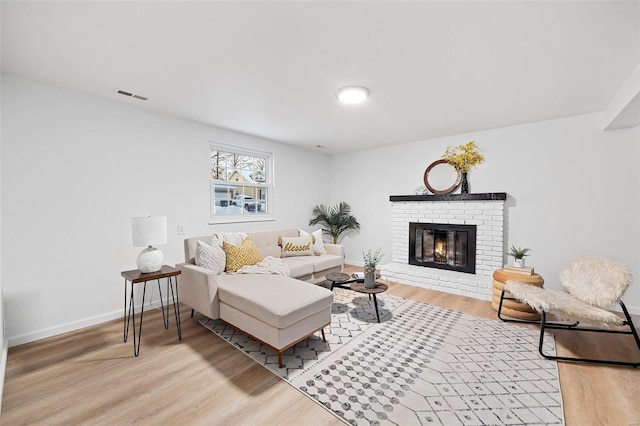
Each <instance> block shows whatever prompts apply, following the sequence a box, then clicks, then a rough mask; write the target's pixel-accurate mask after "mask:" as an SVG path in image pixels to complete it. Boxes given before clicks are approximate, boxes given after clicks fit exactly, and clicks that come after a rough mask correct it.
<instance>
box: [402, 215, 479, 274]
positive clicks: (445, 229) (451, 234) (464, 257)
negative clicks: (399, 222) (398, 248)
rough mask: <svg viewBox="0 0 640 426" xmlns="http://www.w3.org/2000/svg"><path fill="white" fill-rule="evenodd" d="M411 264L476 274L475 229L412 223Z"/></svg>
mask: <svg viewBox="0 0 640 426" xmlns="http://www.w3.org/2000/svg"><path fill="white" fill-rule="evenodd" d="M409 264H411V265H418V266H425V267H429V268H438V269H446V270H450V271H457V272H465V273H468V274H475V273H476V225H449V224H441V223H415V222H411V223H409Z"/></svg>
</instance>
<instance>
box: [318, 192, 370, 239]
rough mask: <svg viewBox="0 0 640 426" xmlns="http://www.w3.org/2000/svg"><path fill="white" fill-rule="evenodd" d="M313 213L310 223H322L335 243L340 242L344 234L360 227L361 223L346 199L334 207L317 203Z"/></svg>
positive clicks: (323, 230) (324, 229) (326, 232)
mask: <svg viewBox="0 0 640 426" xmlns="http://www.w3.org/2000/svg"><path fill="white" fill-rule="evenodd" d="M312 215H313V217H312V218H311V220H310V221H309V225H320V226H321V227H322V232H323V233H324V234H327V235H331V238H332V239H333V244H338V240H339V239H340V236H341V235H342V234H344V233H346V232H349V231H357V230H359V229H360V224H359V223H358V221H357V220H356V218H355V217H354V216H353V215H352V214H351V207H350V206H349V204H347V203H345V202H344V201H342V202H341V203H340V204H338V205H337V206H334V207H328V206H325V205H324V204H320V205H317V206H315V207H314V208H313V212H312Z"/></svg>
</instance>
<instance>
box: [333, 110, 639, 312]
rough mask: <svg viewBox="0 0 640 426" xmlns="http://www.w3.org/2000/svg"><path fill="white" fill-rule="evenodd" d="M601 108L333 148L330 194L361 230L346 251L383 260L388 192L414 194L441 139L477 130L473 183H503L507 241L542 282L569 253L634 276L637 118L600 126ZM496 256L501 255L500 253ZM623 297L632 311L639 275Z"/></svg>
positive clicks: (554, 280)
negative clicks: (618, 265) (349, 149)
mask: <svg viewBox="0 0 640 426" xmlns="http://www.w3.org/2000/svg"><path fill="white" fill-rule="evenodd" d="M601 123H602V117H601V115H600V114H591V115H584V116H579V117H571V118H566V119H559V120H553V121H546V122H540V123H532V124H526V125H520V126H514V127H508V128H502V129H493V130H487V131H482V132H475V133H470V134H465V135H456V136H451V137H446V138H439V139H432V140H426V141H419V142H413V143H407V144H403V145H395V146H390V147H384V148H379V149H372V150H367V151H361V152H357V153H350V154H344V155H336V156H333V157H332V162H331V169H332V171H333V173H332V177H333V179H332V184H331V198H332V203H336V202H339V201H346V202H348V203H349V204H350V205H351V207H352V211H353V214H354V215H355V216H356V218H357V219H358V220H359V222H360V225H361V231H360V233H359V234H357V235H351V236H348V237H346V238H344V239H343V240H342V243H343V244H345V246H346V247H345V250H346V255H347V259H348V260H350V261H351V262H360V263H361V262H362V254H361V250H362V249H363V248H364V249H368V248H375V247H382V250H383V252H385V253H386V254H387V256H386V257H385V259H384V260H383V262H382V263H383V264H384V263H385V262H389V261H390V260H391V257H390V254H391V203H390V202H389V195H404V194H412V193H413V191H414V189H415V188H416V187H418V186H419V185H422V184H423V182H422V177H423V173H424V170H425V169H426V168H427V166H428V165H429V164H430V163H431V162H432V161H434V160H437V159H439V158H440V156H441V155H442V153H443V152H444V151H445V149H446V147H447V146H456V145H459V144H461V143H465V142H468V141H469V140H472V139H475V140H476V143H477V144H478V146H479V147H480V150H481V152H482V153H483V154H484V155H485V158H486V161H485V162H484V163H483V164H481V165H480V166H478V167H476V168H475V169H473V170H472V171H471V172H470V173H469V180H470V189H471V192H507V193H508V194H509V197H508V199H507V202H506V204H505V216H506V217H505V219H506V223H505V245H511V244H515V245H517V246H524V247H531V248H532V249H533V251H532V253H531V256H530V257H528V258H527V263H528V264H529V265H531V266H534V267H535V269H536V271H537V272H539V273H540V274H541V275H542V276H543V277H544V278H545V282H546V286H547V287H549V288H560V285H559V282H558V274H559V271H560V268H561V267H562V266H563V265H564V264H565V263H566V262H567V261H568V260H569V259H570V258H572V257H574V256H583V255H598V256H600V255H601V256H608V257H610V258H612V259H615V260H618V261H620V262H623V263H625V264H626V265H628V266H629V267H630V268H631V270H632V271H633V272H634V273H635V276H636V277H640V224H639V222H638V217H639V216H640V190H639V187H640V186H639V182H640V180H639V179H640V175H639V163H640V161H639V159H640V157H639V152H640V127H638V126H636V127H635V128H633V129H624V130H615V131H602V130H601ZM504 261H505V262H506V261H507V258H506V257H505V259H504ZM624 300H625V303H626V304H627V305H628V306H629V307H630V308H632V309H633V311H634V313H640V278H637V279H636V281H635V282H634V283H633V284H632V287H631V288H630V289H629V290H628V291H627V294H626V296H625V298H624Z"/></svg>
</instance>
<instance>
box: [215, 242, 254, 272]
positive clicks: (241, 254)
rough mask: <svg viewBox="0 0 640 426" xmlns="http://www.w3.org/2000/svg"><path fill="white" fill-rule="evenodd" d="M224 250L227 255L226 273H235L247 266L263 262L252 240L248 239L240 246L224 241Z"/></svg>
mask: <svg viewBox="0 0 640 426" xmlns="http://www.w3.org/2000/svg"><path fill="white" fill-rule="evenodd" d="M222 250H224V253H225V254H226V255H227V262H226V267H225V271H226V272H235V271H237V270H238V269H240V268H242V267H243V266H245V265H255V264H256V263H258V262H260V261H262V257H261V256H260V252H259V251H258V247H256V245H255V244H254V243H253V241H251V239H250V238H246V239H245V240H244V241H243V242H242V244H240V245H239V246H234V245H233V244H229V243H228V242H226V241H223V242H222Z"/></svg>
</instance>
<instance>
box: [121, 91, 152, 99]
mask: <svg viewBox="0 0 640 426" xmlns="http://www.w3.org/2000/svg"><path fill="white" fill-rule="evenodd" d="M117 93H118V94H120V95H124V96H129V97H130V98H136V99H139V100H141V101H148V100H149V98H145V97H144V96H141V95H136V94H135V93H131V92H125V91H124V90H118V92H117Z"/></svg>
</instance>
